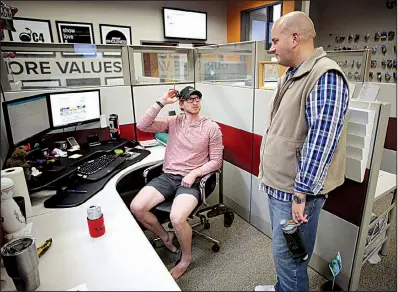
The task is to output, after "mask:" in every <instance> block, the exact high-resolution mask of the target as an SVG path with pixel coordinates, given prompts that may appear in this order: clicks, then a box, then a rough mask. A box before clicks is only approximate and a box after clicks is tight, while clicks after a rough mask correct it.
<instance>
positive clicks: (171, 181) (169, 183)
mask: <svg viewBox="0 0 398 292" xmlns="http://www.w3.org/2000/svg"><path fill="white" fill-rule="evenodd" d="M183 178H184V177H183V176H181V175H175V174H170V173H162V174H161V175H160V176H158V177H155V178H154V179H152V180H151V181H150V182H149V183H148V184H147V186H151V187H154V188H155V189H156V190H157V191H158V192H159V193H161V194H162V195H163V196H164V198H165V200H169V199H173V198H174V197H177V196H178V195H181V194H189V195H192V196H194V197H195V198H196V199H197V200H198V202H199V201H200V199H201V195H200V188H199V186H200V180H201V178H197V179H196V180H195V182H194V183H193V184H192V186H191V187H190V188H186V187H182V186H181V181H182V179H183Z"/></svg>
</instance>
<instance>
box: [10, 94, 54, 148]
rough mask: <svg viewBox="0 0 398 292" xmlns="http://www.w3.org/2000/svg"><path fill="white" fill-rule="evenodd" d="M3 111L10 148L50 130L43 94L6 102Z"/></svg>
mask: <svg viewBox="0 0 398 292" xmlns="http://www.w3.org/2000/svg"><path fill="white" fill-rule="evenodd" d="M3 111H4V117H5V120H6V121H5V123H6V125H7V126H6V127H7V135H8V140H9V142H10V144H11V146H14V145H17V144H18V143H20V142H22V141H24V140H26V139H28V138H30V137H33V136H35V135H38V134H41V133H44V132H46V131H49V130H50V120H49V116H48V105H47V96H46V95H45V94H43V95H35V96H31V97H25V98H20V99H16V100H12V101H7V102H5V104H3Z"/></svg>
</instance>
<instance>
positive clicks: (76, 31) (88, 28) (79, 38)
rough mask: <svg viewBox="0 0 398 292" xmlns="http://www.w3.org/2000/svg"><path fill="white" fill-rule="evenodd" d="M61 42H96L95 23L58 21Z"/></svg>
mask: <svg viewBox="0 0 398 292" xmlns="http://www.w3.org/2000/svg"><path fill="white" fill-rule="evenodd" d="M55 23H56V25H57V29H58V39H59V42H60V43H75V44H94V43H95V41H94V33H93V24H92V23H84V22H67V21H56V22H55Z"/></svg>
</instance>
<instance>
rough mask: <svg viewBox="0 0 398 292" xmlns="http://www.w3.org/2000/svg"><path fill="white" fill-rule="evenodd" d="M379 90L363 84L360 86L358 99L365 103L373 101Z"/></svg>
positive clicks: (374, 85)
mask: <svg viewBox="0 0 398 292" xmlns="http://www.w3.org/2000/svg"><path fill="white" fill-rule="evenodd" d="M379 90H380V86H378V85H376V84H373V83H369V82H365V83H364V84H363V85H362V88H361V91H360V92H359V95H358V99H360V100H365V101H375V100H376V97H377V94H378V93H379Z"/></svg>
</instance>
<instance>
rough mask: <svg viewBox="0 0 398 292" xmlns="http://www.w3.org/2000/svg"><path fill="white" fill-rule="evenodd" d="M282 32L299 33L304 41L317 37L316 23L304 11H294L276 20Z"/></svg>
mask: <svg viewBox="0 0 398 292" xmlns="http://www.w3.org/2000/svg"><path fill="white" fill-rule="evenodd" d="M275 27H278V28H279V29H280V31H281V32H282V33H291V34H292V33H298V34H299V35H300V38H301V39H302V40H303V41H308V40H313V39H314V38H315V35H316V33H315V28H314V23H313V22H312V20H311V18H309V17H308V16H307V15H306V14H305V13H304V12H302V11H294V12H290V13H288V14H285V15H283V16H282V17H281V18H279V19H278V20H277V21H276V22H275Z"/></svg>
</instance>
